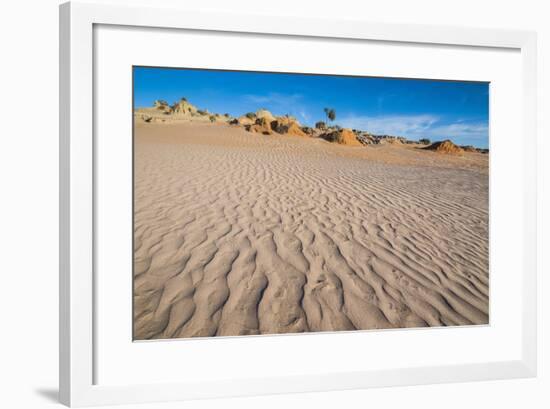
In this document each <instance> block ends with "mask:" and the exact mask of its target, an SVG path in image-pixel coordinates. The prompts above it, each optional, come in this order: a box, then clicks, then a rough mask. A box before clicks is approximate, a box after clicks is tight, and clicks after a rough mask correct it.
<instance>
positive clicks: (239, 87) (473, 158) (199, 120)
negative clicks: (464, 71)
mask: <svg viewBox="0 0 550 409" xmlns="http://www.w3.org/2000/svg"><path fill="white" fill-rule="evenodd" d="M133 93H134V95H133V107H132V111H133V150H134V153H133V154H134V157H133V166H134V169H133V206H134V208H133V331H134V340H150V339H174V338H190V337H217V336H247V335H265V334H291V333H315V332H324V331H330V332H335V331H357V330H376V329H399V328H419V327H446V326H470V325H483V324H488V323H489V84H488V83H486V82H463V81H442V80H426V79H397V78H376V77H360V76H343V75H324V74H323V75H320V74H304V73H269V72H248V71H225V70H206V69H185V68H164V67H142V66H135V67H133Z"/></svg>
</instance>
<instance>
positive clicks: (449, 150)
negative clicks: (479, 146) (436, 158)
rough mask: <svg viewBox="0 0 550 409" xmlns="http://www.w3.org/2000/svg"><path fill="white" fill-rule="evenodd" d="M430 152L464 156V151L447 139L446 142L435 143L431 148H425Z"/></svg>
mask: <svg viewBox="0 0 550 409" xmlns="http://www.w3.org/2000/svg"><path fill="white" fill-rule="evenodd" d="M423 149H427V150H430V151H434V152H438V153H446V154H451V155H462V154H463V153H464V150H463V149H462V148H460V147H459V146H456V145H455V144H454V143H452V142H451V141H450V140H448V139H446V140H444V141H439V142H434V143H432V144H431V145H430V146H428V147H426V148H423Z"/></svg>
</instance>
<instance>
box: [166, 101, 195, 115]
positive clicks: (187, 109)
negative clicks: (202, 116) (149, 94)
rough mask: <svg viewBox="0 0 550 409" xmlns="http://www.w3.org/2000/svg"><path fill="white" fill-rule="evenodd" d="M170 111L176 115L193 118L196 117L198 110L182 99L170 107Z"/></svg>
mask: <svg viewBox="0 0 550 409" xmlns="http://www.w3.org/2000/svg"><path fill="white" fill-rule="evenodd" d="M172 111H173V112H174V114H176V115H185V116H193V115H197V113H198V111H199V110H198V109H197V107H196V106H194V105H192V104H190V103H189V102H187V100H186V99H185V98H182V99H180V100H179V101H178V102H176V103H175V104H174V105H173V106H172Z"/></svg>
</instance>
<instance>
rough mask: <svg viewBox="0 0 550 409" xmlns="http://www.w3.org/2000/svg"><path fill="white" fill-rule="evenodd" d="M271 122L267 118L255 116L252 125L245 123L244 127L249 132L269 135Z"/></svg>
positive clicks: (271, 131)
mask: <svg viewBox="0 0 550 409" xmlns="http://www.w3.org/2000/svg"><path fill="white" fill-rule="evenodd" d="M271 122H272V121H270V120H268V119H267V118H265V117H264V118H257V119H256V122H255V123H254V124H252V125H245V129H246V130H247V131H249V132H256V133H261V134H262V135H271V134H272V133H273V130H272V129H271Z"/></svg>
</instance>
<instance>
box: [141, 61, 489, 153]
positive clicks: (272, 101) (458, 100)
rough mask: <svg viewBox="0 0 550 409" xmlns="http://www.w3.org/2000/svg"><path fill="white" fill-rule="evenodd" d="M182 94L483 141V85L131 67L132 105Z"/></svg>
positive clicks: (241, 108) (309, 117)
mask: <svg viewBox="0 0 550 409" xmlns="http://www.w3.org/2000/svg"><path fill="white" fill-rule="evenodd" d="M181 97H185V98H187V99H188V100H189V102H190V103H192V104H194V105H195V106H197V107H198V108H201V109H208V110H209V111H210V112H217V113H221V114H223V113H229V114H231V115H233V116H240V115H242V114H244V113H246V112H250V111H256V110H257V109H259V108H266V109H268V110H270V111H271V112H272V113H273V114H275V115H284V114H289V115H293V116H295V117H296V118H298V120H299V121H300V123H302V124H304V125H309V126H312V125H314V124H315V122H317V121H319V120H325V114H324V112H323V108H324V107H330V108H334V109H335V110H336V120H335V121H334V123H335V124H338V125H340V126H342V127H347V128H355V129H361V130H365V131H368V132H371V133H374V134H389V135H397V136H405V137H407V138H410V139H415V140H417V139H420V138H429V139H431V140H432V141H436V140H442V139H451V140H452V141H453V142H455V143H457V144H460V145H474V146H477V147H482V148H486V147H487V146H488V134H489V130H488V126H489V121H488V120H489V85H488V83H479V82H477V83H475V82H457V81H432V80H412V79H394V78H370V77H347V76H329V75H303V74H279V73H259V72H243V71H238V72H231V71H215V70H194V69H193V70H191V69H171V68H149V67H135V68H134V105H135V107H146V106H151V105H152V104H153V101H154V100H156V99H164V100H166V101H168V102H169V103H173V102H175V101H177V100H179V99H180V98H181Z"/></svg>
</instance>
